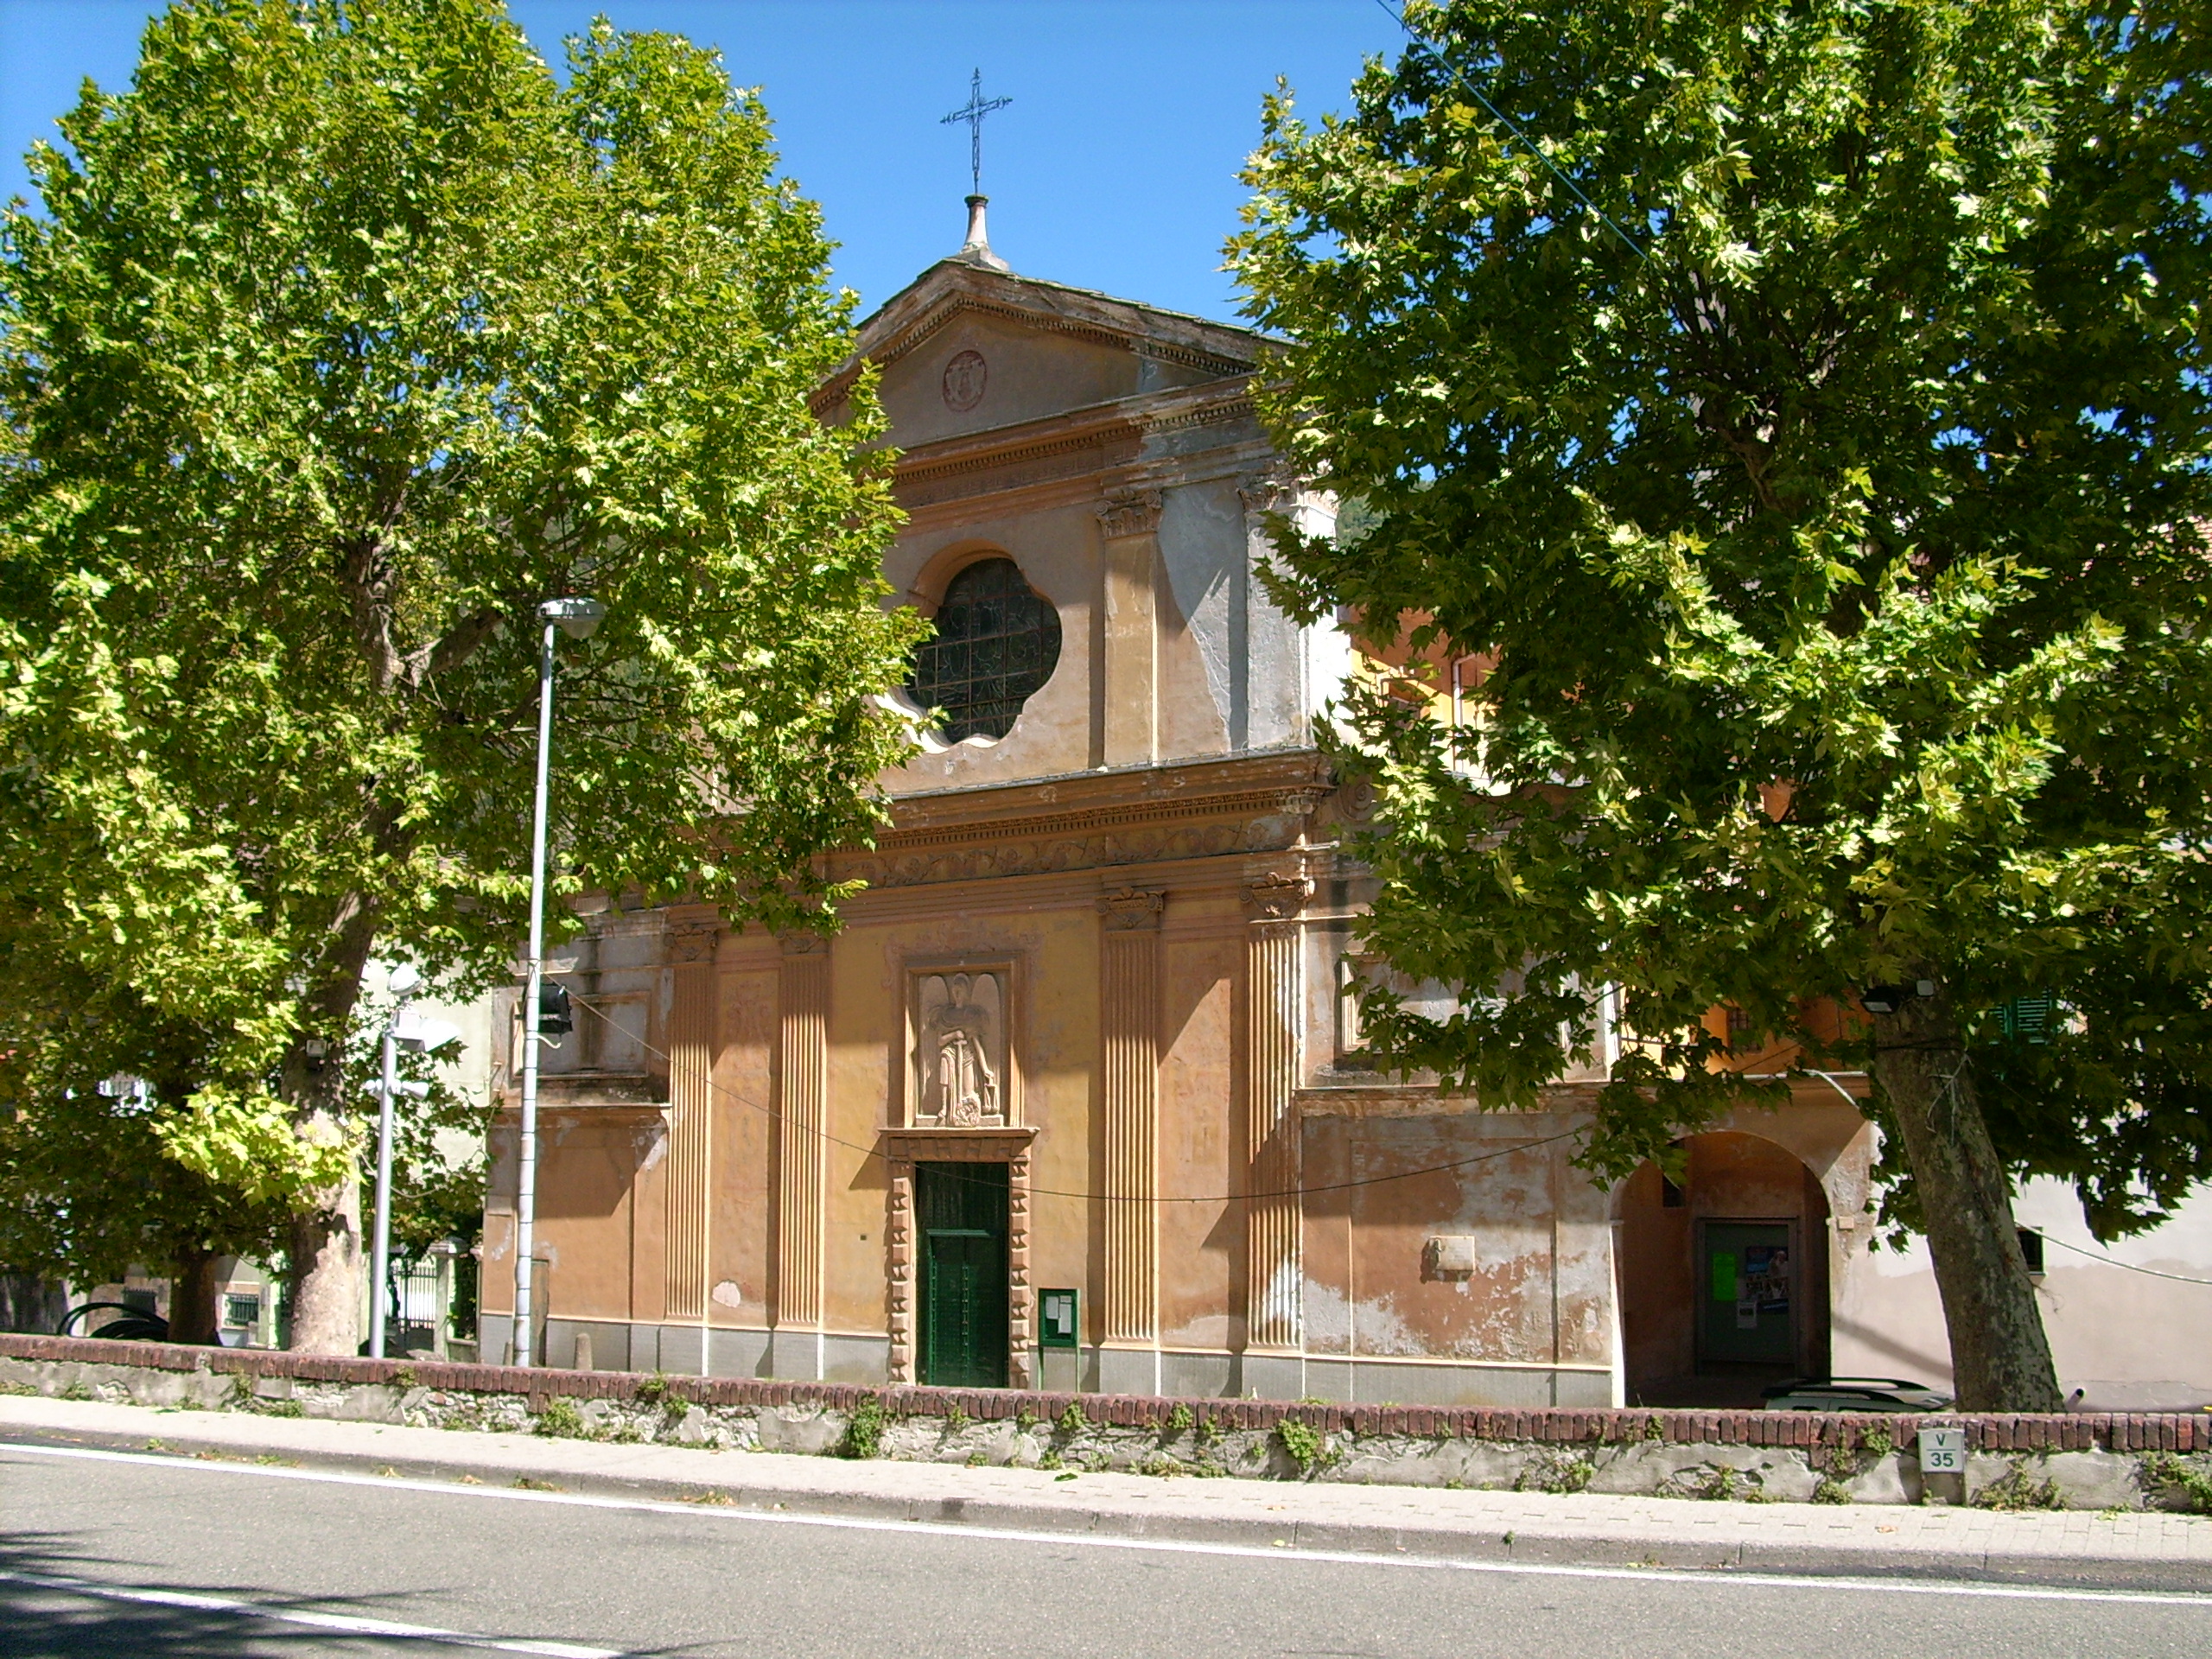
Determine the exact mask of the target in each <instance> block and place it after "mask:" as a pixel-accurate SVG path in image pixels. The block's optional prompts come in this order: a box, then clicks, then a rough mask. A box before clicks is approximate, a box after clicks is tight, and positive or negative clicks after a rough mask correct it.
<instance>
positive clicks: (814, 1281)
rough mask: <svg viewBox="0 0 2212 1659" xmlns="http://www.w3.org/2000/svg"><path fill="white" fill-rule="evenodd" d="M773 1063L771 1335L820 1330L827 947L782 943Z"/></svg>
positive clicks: (794, 938)
mask: <svg viewBox="0 0 2212 1659" xmlns="http://www.w3.org/2000/svg"><path fill="white" fill-rule="evenodd" d="M782 943H783V968H782V974H781V983H780V986H779V998H778V1001H779V1009H778V1025H779V1036H778V1042H777V1057H776V1058H777V1064H776V1120H775V1147H774V1162H775V1181H776V1189H775V1190H776V1232H775V1263H774V1268H775V1270H774V1274H773V1283H772V1287H771V1293H772V1297H773V1300H774V1307H773V1319H774V1323H775V1324H776V1325H777V1326H778V1328H779V1329H785V1330H790V1329H799V1330H804V1329H810V1328H811V1329H819V1328H820V1326H821V1324H822V1283H823V1268H822V1226H823V1179H824V1173H825V1171H826V1168H827V1160H826V1159H825V1158H824V1155H823V1154H824V1141H823V1136H824V1135H826V1133H827V1132H828V1128H829V1123H828V1106H829V941H828V940H827V939H825V938H820V937H819V936H817V935H815V934H810V933H806V934H792V935H789V936H787V937H786V938H785V939H784V940H783V942H782Z"/></svg>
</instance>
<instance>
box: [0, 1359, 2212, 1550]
mask: <svg viewBox="0 0 2212 1659" xmlns="http://www.w3.org/2000/svg"><path fill="white" fill-rule="evenodd" d="M149 1440H150V1441H154V1442H157V1443H158V1446H159V1448H160V1449H161V1450H163V1451H167V1452H175V1453H177V1454H180V1455H187V1456H188V1455H193V1454H199V1455H201V1456H203V1457H207V1458H211V1459H222V1460H231V1459H247V1458H251V1457H256V1456H262V1457H276V1458H278V1459H282V1460H283V1461H284V1462H285V1463H287V1464H290V1465H297V1466H299V1467H302V1468H308V1469H316V1470H327V1471H342V1472H346V1473H350V1474H355V1475H362V1474H368V1475H376V1474H391V1475H396V1476H398V1477H403V1478H413V1479H419V1480H426V1481H451V1482H467V1481H473V1482H474V1483H477V1484H483V1485H498V1486H510V1485H515V1484H523V1483H524V1482H525V1481H528V1482H533V1483H537V1482H542V1483H544V1484H547V1485H550V1486H551V1487H554V1488H556V1489H557V1490H559V1491H566V1492H572V1493H578V1494H587V1495H594V1496H604V1497H626V1498H637V1499H646V1500H652V1501H660V1502H691V1503H699V1502H701V1501H702V1497H703V1496H704V1495H705V1494H708V1493H712V1494H715V1497H714V1498H713V1499H712V1500H710V1501H712V1502H714V1503H715V1504H716V1505H717V1506H719V1505H721V1504H723V1503H727V1504H728V1506H729V1507H731V1508H734V1509H736V1510H752V1511H756V1512H782V1513H784V1514H786V1515H790V1516H795V1517H796V1516H834V1517H840V1518H849V1519H856V1520H867V1521H878V1522H920V1523H928V1524H932V1525H956V1526H966V1527H975V1528H979V1529H1003V1530H1007V1531H1020V1532H1032V1533H1046V1534H1052V1533H1062V1534H1082V1535H1091V1536H1097V1537H1111V1538H1121V1539H1128V1540H1132V1541H1141V1540H1154V1541H1163V1542H1177V1543H1198V1544H1216V1545H1230V1546H1241V1547H1245V1548H1259V1549H1270V1550H1272V1549H1275V1548H1282V1549H1286V1550H1291V1551H1298V1550H1312V1551H1333V1552H1343V1553H1347V1554H1368V1555H1383V1556H1414V1557H1421V1558H1428V1559H1436V1560H1463V1561H1485V1562H1495V1563H1497V1564H1499V1565H1518V1566H1531V1567H1544V1566H1574V1567H1671V1568H1685V1569H1701V1570H1707V1571H1710V1570H1726V1571H1733V1572H1758V1573H1804V1574H1817V1575H1823V1576H1838V1575H1850V1576H1871V1577H1881V1578H1916V1579H1943V1580H1976V1581H1983V1582H1998V1583H2010V1584H2030V1583H2032V1584H2040V1585H2058V1586H2078V1587H2083V1588H2104V1589H2137V1590H2158V1591H2171V1592H2195V1593H2212V1522H2206V1521H2197V1522H2190V1521H2186V1520H2183V1519H2182V1518H2180V1517H2161V1518H2160V1522H2161V1525H2160V1528H2159V1530H2158V1534H2157V1535H2155V1536H2143V1535H2141V1534H2143V1533H2144V1531H2145V1529H2142V1528H2140V1527H2137V1528H2133V1529H2130V1530H2129V1531H2127V1532H2123V1530H2122V1529H2121V1527H2120V1523H2119V1522H2099V1521H2098V1519H2097V1517H2094V1516H2083V1515H2080V1514H2074V1515H2071V1516H2060V1515H2051V1516H1987V1515H1986V1513H1985V1512H1979V1511H1960V1510H1950V1511H1944V1510H1935V1511H1929V1510H1894V1509H1892V1510H1872V1509H1859V1510H1834V1509H1827V1510H1822V1509H1815V1508H1813V1507H1812V1506H1807V1505H1778V1504H1766V1505H1751V1504H1743V1503H1684V1502H1680V1501H1668V1500H1652V1499H1637V1498H1607V1497H1594V1496H1592V1495H1588V1494H1583V1495H1579V1496H1576V1497H1549V1496H1547V1495H1544V1494H1540V1493H1510V1492H1492V1493H1481V1492H1450V1493H1446V1492H1440V1491H1426V1492H1424V1491H1416V1490H1414V1489H1407V1488H1395V1487H1394V1488H1372V1487H1344V1486H1308V1485H1285V1484H1281V1483H1274V1482H1264V1481H1241V1480H1224V1481H1174V1482H1167V1481H1162V1480H1158V1479H1150V1478H1144V1477H1141V1476H1130V1475H1113V1474H1097V1475H1084V1476H1082V1477H1080V1479H1079V1480H1078V1481H1073V1482H1058V1481H1053V1480H1052V1479H1051V1478H1049V1477H1046V1476H1044V1475H1041V1474H1036V1473H1033V1472H1032V1471H1009V1470H969V1469H966V1468H962V1467H958V1466H957V1465H933V1464H922V1463H896V1464H894V1463H868V1464H850V1463H840V1462H837V1461H836V1460H835V1459H823V1458H793V1457H787V1456H779V1455H776V1454H773V1453H766V1454H748V1453H744V1452H701V1451H692V1450H688V1449H683V1448H677V1447H665V1446H617V1445H607V1444H603V1443H594V1442H583V1441H574V1440H533V1439H532V1438H531V1437H529V1436H524V1435H510V1434H489V1433H462V1432H458V1431H453V1430H443V1429H410V1428H398V1427H380V1426H376V1425H370V1424H357V1423H337V1422H328V1421H312V1420H308V1421H302V1420H296V1419H270V1418H259V1417H254V1416H251V1415H245V1414H238V1415H233V1414H227V1413H199V1412H183V1411H156V1410H152V1409H149V1408H143V1407H132V1406H107V1405H99V1404H85V1403H78V1402H61V1401H49V1400H39V1399H26V1398H16V1397H9V1398H0V1444H4V1442H7V1441H16V1442H29V1443H31V1444H44V1445H49V1446H98V1447H104V1448H111V1449H118V1450H129V1451H137V1452H144V1451H146V1450H147V1449H148V1443H149ZM959 1487H969V1488H970V1489H971V1490H969V1491H958V1490H951V1491H948V1490H947V1489H948V1488H959ZM1025 1489H1026V1490H1025ZM1255 1507H1256V1510H1257V1512H1255ZM1209 1510H1211V1511H1213V1512H1212V1513H1208V1512H1207V1511H1209ZM1360 1510H1366V1511H1369V1513H1365V1514H1362V1513H1358V1511H1360ZM1347 1511H1350V1512H1347ZM1378 1511H1382V1512H1383V1513H1377V1512H1378ZM1472 1511H1485V1512H1481V1513H1477V1512H1472ZM1790 1511H1795V1514H1794V1515H1792V1514H1791V1513H1790ZM1392 1512H1395V1513H1392ZM2126 1519H2127V1520H2129V1521H2139V1520H2141V1519H2143V1517H2126ZM1954 1523H1955V1525H1956V1526H1957V1527H1958V1528H1961V1529H1967V1530H1974V1529H1981V1530H1984V1531H1989V1530H1999V1531H2002V1530H2010V1531H2012V1532H2014V1533H2016V1534H2020V1535H2022V1536H2020V1537H2018V1538H2017V1539H2016V1540H2014V1541H2012V1542H2011V1543H2009V1544H2008V1543H2007V1542H2005V1541H2001V1540H1999V1541H1989V1540H1986V1539H1985V1540H1980V1541H1974V1540H1968V1539H1960V1540H1958V1541H1948V1540H1945V1539H1942V1538H1941V1537H1936V1536H1928V1535H1927V1534H1929V1533H1932V1532H1937V1531H1940V1530H1941V1529H1942V1528H1943V1527H1945V1526H1948V1525H1952V1524H1954ZM2100 1525H2101V1526H2102V1527H2103V1528H2104V1529H2106V1530H2107V1531H2108V1532H2109V1533H2110V1534H2111V1537H2110V1539H2109V1540H2105V1541H2100V1539H2099V1538H2098V1536H2097V1534H2096V1529H2097V1527H2098V1526H2100ZM2062 1528H2063V1529H2064V1530H2065V1531H2067V1532H2068V1533H2069V1534H2070V1536H2069V1537H2067V1538H2066V1539H2064V1540H2063V1541H2062V1540H2060V1539H2059V1538H2058V1537H2057V1534H2058V1532H2059V1531H2060V1530H2061V1529H2062ZM1874 1529H1881V1530H1883V1531H1884V1532H1886V1533H1891V1534H1896V1536H1894V1537H1884V1538H1881V1539H1879V1540H1877V1539H1875V1538H1873V1537H1871V1536H1869V1534H1870V1533H1871V1532H1872V1531H1873V1530H1874ZM1817 1530H1827V1531H1830V1532H1832V1533H1835V1534H1839V1535H1840V1536H1835V1537H1832V1538H1830V1539H1826V1540H1815V1539H1814V1538H1811V1537H1805V1536H1801V1537H1796V1538H1783V1537H1778V1536H1775V1534H1777V1533H1780V1532H1785V1531H1787V1532H1796V1533H1800V1534H1804V1533H1811V1532H1814V1531H1817ZM2037 1534H2049V1535H2050V1537H2049V1538H2048V1540H2045V1539H2044V1538H2042V1537H2039V1536H2035V1535H2037ZM2177 1541H2178V1542H2177ZM2062 1542H2063V1546H2064V1547H2063V1548H2061V1547H2060V1545H2061V1544H2062ZM2130 1543H2133V1545H2134V1546H2135V1547H2134V1548H2124V1546H2126V1545H2128V1544H2130ZM2100 1545H2102V1547H2100ZM2038 1546H2043V1547H2038Z"/></svg>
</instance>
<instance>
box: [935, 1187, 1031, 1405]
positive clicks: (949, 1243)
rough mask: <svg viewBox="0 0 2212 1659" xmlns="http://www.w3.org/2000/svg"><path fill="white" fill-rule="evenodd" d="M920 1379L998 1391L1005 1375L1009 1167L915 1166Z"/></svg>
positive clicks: (952, 1385)
mask: <svg viewBox="0 0 2212 1659" xmlns="http://www.w3.org/2000/svg"><path fill="white" fill-rule="evenodd" d="M914 1189H915V1190H914V1209H915V1212H916V1218H917V1220H918V1227H917V1228H916V1231H917V1232H918V1234H919V1236H920V1238H921V1246H922V1262H921V1266H922V1297H921V1316H922V1317H921V1327H922V1328H921V1333H920V1334H921V1344H920V1346H921V1355H922V1381H923V1382H925V1383H932V1384H934V1385H936V1386H937V1387H939V1388H965V1389H1002V1388H1004V1387H1005V1386H1006V1381H1007V1297H1008V1287H1007V1249H1006V1239H1007V1166H1005V1165H1004V1164H918V1165H916V1166H915V1167H914Z"/></svg>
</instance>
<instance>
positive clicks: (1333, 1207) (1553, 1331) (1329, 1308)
mask: <svg viewBox="0 0 2212 1659" xmlns="http://www.w3.org/2000/svg"><path fill="white" fill-rule="evenodd" d="M1308 1111H1309V1114H1311V1115H1309V1116H1307V1118H1306V1122H1305V1137H1306V1139H1305V1154H1306V1185H1307V1188H1308V1192H1309V1197H1308V1198H1307V1209H1306V1249H1305V1308H1306V1344H1307V1348H1308V1351H1310V1352H1313V1353H1315V1354H1341V1355H1344V1356H1346V1357H1365V1358H1398V1359H1424V1360H1433V1359H1457V1360H1465V1361H1478V1362H1485V1363H1492V1364H1504V1365H1510V1366H1521V1367H1529V1368H1534V1369H1536V1370H1540V1371H1544V1372H1548V1371H1549V1370H1550V1369H1551V1368H1553V1367H1554V1366H1565V1367H1569V1368H1585V1369H1595V1370H1604V1369H1606V1368H1609V1367H1610V1365H1611V1357H1612V1356H1611V1318H1612V1285H1611V1272H1612V1269H1611V1248H1610V1226H1609V1223H1608V1221H1607V1218H1606V1200H1605V1194H1604V1193H1603V1192H1600V1191H1599V1190H1598V1189H1597V1188H1595V1187H1593V1186H1592V1185H1591V1184H1590V1182H1589V1180H1588V1179H1587V1178H1586V1177H1585V1176H1584V1175H1582V1174H1581V1173H1580V1172H1579V1171H1576V1170H1574V1169H1573V1168H1572V1167H1571V1166H1568V1165H1567V1161H1566V1158H1567V1147H1565V1145H1564V1144H1563V1143H1560V1142H1558V1141H1552V1142H1551V1143H1550V1144H1548V1145H1535V1144H1531V1143H1534V1142H1539V1141H1546V1140H1547V1139H1548V1137H1551V1136H1554V1135H1558V1134H1559V1133H1560V1131H1561V1130H1562V1129H1564V1128H1568V1127H1570V1126H1571V1124H1572V1122H1573V1120H1572V1119H1570V1118H1566V1117H1562V1116H1557V1115H1554V1114H1550V1113H1528V1114H1496V1115H1491V1114H1484V1113H1480V1112H1477V1111H1473V1110H1468V1109H1459V1110H1454V1109H1451V1104H1450V1103H1442V1102H1440V1103H1437V1106H1436V1109H1433V1110H1429V1111H1425V1112H1419V1113H1413V1112H1405V1113H1392V1114H1387V1115H1386V1114H1382V1113H1375V1114H1366V1115H1354V1114H1352V1113H1349V1112H1345V1113H1342V1114H1341V1115H1340V1114H1338V1113H1337V1112H1332V1111H1331V1110H1330V1109H1329V1107H1328V1105H1327V1104H1325V1103H1323V1104H1317V1105H1313V1106H1309V1107H1308ZM1469 1160H1479V1161H1469ZM1455 1164H1456V1165H1459V1167H1457V1168H1446V1167H1440V1166H1447V1165H1455ZM1434 1235H1450V1236H1461V1237H1465V1238H1466V1239H1468V1240H1470V1241H1471V1248H1472V1251H1473V1257H1472V1259H1473V1263H1474V1265H1473V1266H1472V1268H1471V1269H1467V1270H1465V1271H1449V1270H1439V1269H1438V1268H1436V1265H1435V1263H1434V1262H1432V1261H1431V1260H1429V1259H1428V1258H1427V1255H1425V1249H1424V1247H1425V1244H1426V1242H1427V1239H1428V1238H1429V1237H1430V1236H1434Z"/></svg>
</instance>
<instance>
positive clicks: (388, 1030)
mask: <svg viewBox="0 0 2212 1659" xmlns="http://www.w3.org/2000/svg"><path fill="white" fill-rule="evenodd" d="M416 978H417V976H416V971H415V969H413V968H412V967H410V966H409V965H408V964H406V963H401V964H400V965H399V966H398V967H397V968H395V969H392V970H391V975H390V976H389V977H388V978H387V979H386V981H385V983H386V984H387V985H389V986H390V988H391V991H392V994H393V1002H392V1007H391V1018H390V1019H388V1020H385V1022H384V1042H383V1044H382V1047H383V1050H384V1069H383V1071H382V1073H381V1074H380V1077H379V1080H378V1084H377V1233H376V1245H375V1248H374V1249H372V1251H371V1253H370V1257H369V1262H370V1266H369V1357H370V1358H371V1359H382V1358H383V1357H384V1317H385V1285H386V1283H387V1281H389V1280H390V1279H391V1110H392V1106H391V1097H392V1096H394V1095H396V1094H397V1093H398V1092H399V1029H398V1027H399V1016H400V1015H401V1014H404V1012H405V1011H406V1008H407V996H408V993H409V992H410V991H412V990H413V989H414V988H415V985H416Z"/></svg>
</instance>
